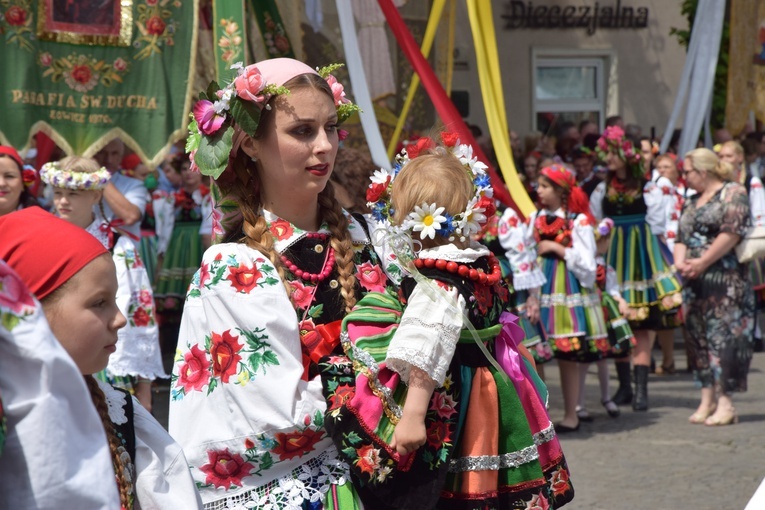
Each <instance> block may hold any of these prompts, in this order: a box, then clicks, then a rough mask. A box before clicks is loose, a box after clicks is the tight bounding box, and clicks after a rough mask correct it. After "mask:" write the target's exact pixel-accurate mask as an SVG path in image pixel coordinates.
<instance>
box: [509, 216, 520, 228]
mask: <svg viewBox="0 0 765 510" xmlns="http://www.w3.org/2000/svg"><path fill="white" fill-rule="evenodd" d="M507 223H509V224H510V226H511V227H517V226H518V216H510V219H509V220H507Z"/></svg>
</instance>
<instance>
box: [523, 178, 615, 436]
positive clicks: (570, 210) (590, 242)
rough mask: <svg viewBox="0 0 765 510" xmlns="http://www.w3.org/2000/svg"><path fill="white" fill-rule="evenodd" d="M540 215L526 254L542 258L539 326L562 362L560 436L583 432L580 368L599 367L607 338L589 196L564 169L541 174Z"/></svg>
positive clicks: (531, 223)
mask: <svg viewBox="0 0 765 510" xmlns="http://www.w3.org/2000/svg"><path fill="white" fill-rule="evenodd" d="M537 194H538V197H539V204H540V209H539V211H537V212H535V213H533V214H532V215H531V216H530V217H529V220H528V223H527V227H526V235H525V241H526V242H525V243H524V244H525V249H526V250H533V249H534V247H535V246H536V253H537V255H538V256H539V265H540V267H541V269H542V272H543V273H544V276H545V277H546V282H545V283H544V284H543V285H542V288H541V293H540V294H541V295H540V320H541V322H542V328H543V329H544V331H545V333H546V335H547V340H548V342H549V343H550V347H551V348H552V350H553V355H554V356H555V357H556V358H557V359H558V367H559V368H560V372H561V386H562V388H563V403H564V407H565V411H564V417H563V420H561V421H560V423H558V424H557V425H556V430H557V431H558V432H571V431H575V430H577V429H578V428H579V418H578V417H577V414H576V406H577V401H578V398H579V363H589V362H592V361H597V360H598V359H600V358H601V357H602V356H603V352H604V349H605V350H607V349H608V332H607V330H606V327H605V321H604V319H603V309H602V308H601V306H600V300H599V298H598V294H597V292H596V290H595V289H594V285H595V275H596V270H597V265H596V263H595V255H596V249H595V235H594V231H593V221H592V217H591V216H590V213H589V202H588V199H587V195H586V194H585V193H584V192H583V191H582V190H581V189H580V188H579V187H578V186H577V185H576V177H575V176H574V174H573V172H571V171H570V170H569V169H568V168H566V167H564V166H562V165H557V164H555V165H551V166H548V167H545V168H543V169H542V170H541V172H540V175H539V178H538V186H537Z"/></svg>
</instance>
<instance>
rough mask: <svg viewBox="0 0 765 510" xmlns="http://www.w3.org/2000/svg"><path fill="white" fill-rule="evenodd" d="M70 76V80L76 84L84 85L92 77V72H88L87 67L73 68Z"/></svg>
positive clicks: (88, 68)
mask: <svg viewBox="0 0 765 510" xmlns="http://www.w3.org/2000/svg"><path fill="white" fill-rule="evenodd" d="M71 75H72V79H73V80H74V81H76V82H77V83H82V84H86V83H88V82H89V81H90V78H91V77H92V76H93V72H92V71H91V70H90V67H89V66H85V65H83V66H74V68H72V72H71Z"/></svg>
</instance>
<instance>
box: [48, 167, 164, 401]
mask: <svg viewBox="0 0 765 510" xmlns="http://www.w3.org/2000/svg"><path fill="white" fill-rule="evenodd" d="M40 177H41V179H42V181H43V182H44V183H45V184H48V185H49V186H51V188H52V189H53V208H54V210H55V213H56V214H57V215H58V216H59V217H60V218H62V219H64V220H66V221H68V222H69V223H73V224H74V225H77V226H78V227H81V228H84V229H85V230H87V231H88V232H89V233H90V234H92V235H93V236H94V237H95V238H96V239H98V240H99V241H100V242H101V244H103V246H104V248H106V249H107V250H109V251H110V252H111V254H112V258H113V260H114V264H115V267H116V268H117V282H118V285H119V286H118V291H117V305H118V306H119V308H120V311H121V312H122V314H123V315H124V316H125V317H127V325H126V326H125V327H124V328H122V329H121V330H120V331H119V333H118V336H119V342H117V346H116V351H115V353H114V354H113V355H112V356H111V357H110V358H109V365H108V366H107V367H106V370H105V371H103V372H101V373H99V374H97V377H99V378H101V379H103V380H104V381H105V382H108V383H110V384H113V385H114V386H117V387H119V388H122V389H125V390H128V391H130V392H131V393H133V394H135V395H136V397H137V398H138V400H139V402H141V405H143V406H144V407H145V408H146V409H148V410H149V411H151V399H152V396H151V386H152V381H153V380H154V379H156V378H157V377H167V375H166V374H165V370H164V368H163V367H162V354H161V353H160V348H159V329H158V327H157V321H156V317H155V312H154V294H153V291H152V287H151V282H150V281H149V275H148V273H147V272H146V268H145V266H144V264H143V261H142V260H141V257H140V255H139V254H138V251H137V250H136V247H135V244H134V243H133V242H132V241H131V239H130V234H128V233H126V232H124V231H122V230H120V229H119V228H118V227H114V226H113V225H110V224H108V223H107V222H106V220H104V219H103V210H102V215H101V216H97V215H96V214H94V213H93V209H94V207H95V206H99V207H100V206H101V203H102V202H101V200H102V190H103V189H104V188H105V187H106V185H107V184H108V183H109V179H110V178H111V174H110V173H109V171H108V170H106V169H105V168H102V167H99V165H98V163H96V161H95V160H93V159H90V158H84V157H80V156H68V157H66V158H64V159H62V160H61V161H58V162H51V163H46V164H44V165H43V166H42V168H41V169H40Z"/></svg>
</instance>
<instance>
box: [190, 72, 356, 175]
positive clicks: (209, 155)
mask: <svg viewBox="0 0 765 510" xmlns="http://www.w3.org/2000/svg"><path fill="white" fill-rule="evenodd" d="M339 67H342V64H332V65H330V66H327V67H322V68H321V69H317V70H314V69H312V68H311V67H309V66H307V65H306V64H304V63H302V62H300V61H297V60H294V59H291V58H274V59H270V60H264V61H262V62H258V63H257V64H252V65H249V66H247V67H244V66H243V65H242V63H241V62H239V63H237V64H234V65H233V66H231V69H236V71H237V76H236V78H234V80H233V81H232V82H231V83H229V84H228V85H226V86H225V87H223V88H221V87H220V85H218V83H217V82H212V83H210V85H209V86H208V87H207V90H206V91H204V92H202V93H200V95H199V101H197V103H196V105H195V106H194V111H193V113H192V114H191V116H192V119H193V120H192V121H191V123H190V124H189V137H188V140H187V142H186V152H188V153H189V154H190V158H191V162H192V169H198V170H199V171H200V172H201V173H202V174H203V175H209V176H210V177H212V178H213V179H217V178H218V177H220V175H221V174H222V173H223V172H224V171H225V170H226V168H227V167H228V166H229V158H230V156H231V155H232V150H233V149H234V145H235V140H234V126H237V127H238V128H239V129H241V130H242V131H243V132H244V133H246V134H247V135H249V136H255V132H256V131H257V129H258V123H259V122H260V114H261V112H262V110H263V108H266V109H270V106H269V105H268V101H269V99H271V97H272V96H275V95H280V94H289V93H290V91H289V90H288V89H287V88H286V87H284V84H285V83H287V82H288V81H289V80H291V79H292V78H295V77H296V76H300V75H301V74H315V75H318V76H321V77H322V78H324V79H325V80H326V81H327V84H328V85H329V87H330V89H331V90H332V95H333V97H334V101H335V107H336V108H337V118H338V119H337V120H338V124H340V123H342V122H343V121H345V120H346V119H347V118H348V117H350V116H351V115H352V114H353V113H354V112H357V111H359V107H358V106H357V105H355V104H353V103H352V102H351V101H350V100H349V99H348V98H347V97H345V91H344V89H343V86H342V84H340V83H339V82H338V81H337V79H336V78H335V77H334V76H332V74H331V73H332V72H333V71H335V70H336V69H338V68H339Z"/></svg>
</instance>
